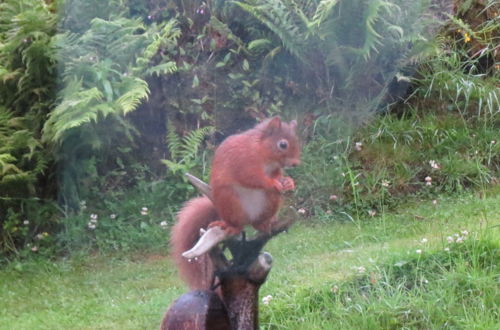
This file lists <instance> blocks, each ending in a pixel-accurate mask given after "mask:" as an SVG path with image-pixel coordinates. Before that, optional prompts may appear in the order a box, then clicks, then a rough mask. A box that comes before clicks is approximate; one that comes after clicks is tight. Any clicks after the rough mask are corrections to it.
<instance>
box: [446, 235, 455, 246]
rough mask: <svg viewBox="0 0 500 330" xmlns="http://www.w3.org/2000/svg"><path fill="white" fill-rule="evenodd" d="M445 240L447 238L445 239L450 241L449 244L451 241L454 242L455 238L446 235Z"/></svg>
mask: <svg viewBox="0 0 500 330" xmlns="http://www.w3.org/2000/svg"><path fill="white" fill-rule="evenodd" d="M446 240H447V241H448V243H450V244H451V243H453V242H455V239H454V238H453V237H452V236H448V237H446Z"/></svg>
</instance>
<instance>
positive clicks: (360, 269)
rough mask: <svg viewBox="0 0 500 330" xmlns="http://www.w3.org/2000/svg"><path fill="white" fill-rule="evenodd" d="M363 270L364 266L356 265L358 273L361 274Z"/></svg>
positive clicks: (364, 269) (364, 270)
mask: <svg viewBox="0 0 500 330" xmlns="http://www.w3.org/2000/svg"><path fill="white" fill-rule="evenodd" d="M364 272H366V268H365V267H363V266H359V267H358V273H360V274H363V273H364Z"/></svg>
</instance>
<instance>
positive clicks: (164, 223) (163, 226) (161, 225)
mask: <svg viewBox="0 0 500 330" xmlns="http://www.w3.org/2000/svg"><path fill="white" fill-rule="evenodd" d="M160 227H162V228H163V229H165V228H167V227H168V222H166V221H162V222H160Z"/></svg>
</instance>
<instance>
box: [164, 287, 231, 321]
mask: <svg viewBox="0 0 500 330" xmlns="http://www.w3.org/2000/svg"><path fill="white" fill-rule="evenodd" d="M230 329H231V327H230V323H229V316H228V313H227V310H226V307H225V306H224V303H223V302H222V300H221V299H220V298H219V296H218V295H217V294H216V293H215V292H213V291H209V290H196V291H191V292H188V293H186V294H183V295H182V296H181V297H180V298H179V299H177V300H176V301H175V302H174V303H173V304H172V306H170V308H169V310H168V312H167V314H166V315H165V317H164V319H163V322H162V324H161V330H230Z"/></svg>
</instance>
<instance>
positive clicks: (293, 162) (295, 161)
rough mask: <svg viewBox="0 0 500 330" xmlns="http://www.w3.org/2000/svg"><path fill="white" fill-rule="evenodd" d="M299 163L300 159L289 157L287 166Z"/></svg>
mask: <svg viewBox="0 0 500 330" xmlns="http://www.w3.org/2000/svg"><path fill="white" fill-rule="evenodd" d="M298 165H300V159H290V160H289V162H288V166H289V167H295V166H298Z"/></svg>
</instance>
